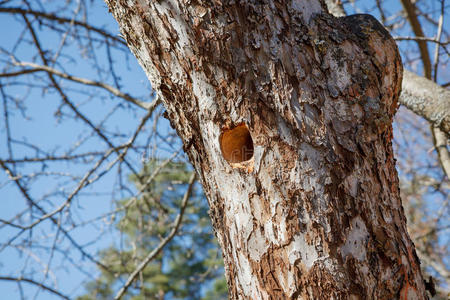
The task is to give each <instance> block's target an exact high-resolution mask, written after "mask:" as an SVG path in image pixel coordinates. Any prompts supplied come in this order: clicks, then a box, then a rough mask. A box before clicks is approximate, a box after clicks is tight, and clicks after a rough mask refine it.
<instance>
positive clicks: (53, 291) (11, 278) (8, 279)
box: [0, 276, 70, 300]
mask: <svg viewBox="0 0 450 300" xmlns="http://www.w3.org/2000/svg"><path fill="white" fill-rule="evenodd" d="M0 280H6V281H17V282H22V281H23V282H27V283H30V284H34V285H36V286H38V287H40V288H42V289H44V290H46V291H48V292H50V293H52V294H54V295H56V296H59V297H61V298H62V299H67V300H69V299H70V298H69V297H67V296H66V295H63V294H61V293H60V292H58V291H57V290H55V289H52V288H51V287H49V286H46V285H44V284H42V283H41V282H37V281H35V280H33V279H29V278H24V277H10V276H0Z"/></svg>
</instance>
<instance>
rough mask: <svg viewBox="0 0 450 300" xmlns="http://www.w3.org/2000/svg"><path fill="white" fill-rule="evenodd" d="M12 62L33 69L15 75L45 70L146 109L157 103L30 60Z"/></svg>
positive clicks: (152, 107) (0, 75)
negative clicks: (99, 89)
mask: <svg viewBox="0 0 450 300" xmlns="http://www.w3.org/2000/svg"><path fill="white" fill-rule="evenodd" d="M14 64H15V65H17V66H22V67H32V69H31V70H33V71H31V70H30V69H25V70H24V71H23V73H20V72H15V73H16V74H17V73H18V74H17V75H19V74H27V73H31V72H37V71H45V72H48V73H51V74H54V75H56V76H59V77H62V78H64V79H67V80H71V81H74V82H78V83H81V84H85V85H91V86H96V87H100V88H102V89H105V90H107V91H108V92H110V93H111V94H113V95H114V96H117V97H120V98H122V99H125V100H126V101H128V102H130V103H133V104H135V105H137V106H139V107H141V108H144V109H147V110H149V109H154V108H155V107H156V104H157V103H153V102H152V103H146V102H144V101H142V100H139V99H137V98H134V97H131V96H130V95H128V94H125V93H122V92H121V91H120V90H118V89H116V88H114V87H112V86H110V85H108V84H106V83H104V82H100V81H95V80H90V79H86V78H81V77H76V76H72V75H70V74H67V73H64V72H60V71H58V70H56V69H54V68H51V67H49V66H42V65H38V64H35V63H31V62H18V61H15V62H14ZM10 74H11V73H9V74H6V76H10ZM3 76H4V74H0V77H3ZM154 101H155V102H157V101H158V99H155V100H154Z"/></svg>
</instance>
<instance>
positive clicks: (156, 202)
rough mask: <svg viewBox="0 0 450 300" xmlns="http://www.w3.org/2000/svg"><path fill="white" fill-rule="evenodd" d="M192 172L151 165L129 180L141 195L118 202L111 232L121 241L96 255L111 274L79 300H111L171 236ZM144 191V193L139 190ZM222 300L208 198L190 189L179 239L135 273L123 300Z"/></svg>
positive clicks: (88, 287) (223, 286) (104, 274)
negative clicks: (139, 265) (116, 234)
mask: <svg viewBox="0 0 450 300" xmlns="http://www.w3.org/2000/svg"><path fill="white" fill-rule="evenodd" d="M191 172H192V171H190V170H189V169H188V166H187V165H186V163H182V162H168V163H167V162H163V161H160V160H152V161H150V162H149V163H147V164H146V165H145V167H144V168H143V170H142V171H141V174H140V175H141V178H142V179H143V180H141V181H139V180H138V179H137V178H136V176H134V177H130V181H131V182H132V183H133V184H134V185H135V186H136V188H137V189H138V190H143V192H142V193H141V196H140V197H139V198H136V199H123V200H120V201H118V203H117V206H118V207H126V209H125V210H123V211H121V213H119V214H118V215H117V220H116V223H115V227H116V229H117V230H119V231H120V232H121V233H122V236H123V238H122V241H120V242H118V243H116V244H114V245H111V246H110V247H109V248H107V249H104V250H103V251H102V252H101V253H100V257H101V258H102V262H103V263H104V264H105V265H107V266H108V267H109V268H110V270H112V273H113V274H111V273H110V272H107V271H105V270H101V274H100V276H99V277H98V278H97V279H96V280H95V281H91V282H88V283H87V284H86V286H85V287H86V290H87V293H86V295H83V296H81V297H79V298H78V300H93V299H96V300H107V299H112V298H113V297H114V295H115V293H116V292H117V289H118V287H120V286H121V285H122V284H123V283H124V282H125V281H126V280H127V278H128V276H129V274H130V273H132V272H133V271H134V270H135V268H136V267H137V265H138V264H139V263H140V262H141V261H142V260H143V259H144V257H145V256H146V255H147V254H148V253H149V252H151V251H152V250H153V249H154V248H155V247H157V246H158V244H159V243H160V241H161V240H162V239H163V238H164V237H165V236H167V234H168V233H169V232H170V230H171V229H172V228H171V225H172V223H173V221H174V219H175V218H176V216H177V215H178V213H179V209H180V203H181V200H182V198H183V195H184V193H185V191H186V188H187V183H188V180H189V177H190V176H191ZM143 187H144V188H143ZM202 297H204V298H203V299H205V300H206V299H226V298H227V286H226V281H225V278H224V275H223V262H222V257H221V254H220V250H219V247H218V245H217V243H216V241H215V237H214V235H213V232H212V227H211V222H210V219H209V216H208V206H207V202H206V198H205V197H204V195H203V194H202V192H201V188H200V186H198V187H197V189H194V192H193V193H192V195H191V198H190V199H189V202H188V206H187V207H186V210H185V213H184V216H183V223H182V226H181V227H180V229H179V231H178V233H177V235H176V236H175V237H174V238H173V239H172V240H171V241H170V242H169V243H168V244H167V245H166V247H165V248H164V249H163V250H162V251H161V252H160V254H159V255H158V256H157V257H156V259H154V260H153V261H151V262H150V263H149V264H148V265H147V266H146V267H145V268H144V270H143V272H142V274H139V276H138V279H137V280H136V281H135V282H134V283H133V285H132V286H131V287H130V289H129V290H128V293H127V295H126V296H125V297H124V299H130V300H141V299H202Z"/></svg>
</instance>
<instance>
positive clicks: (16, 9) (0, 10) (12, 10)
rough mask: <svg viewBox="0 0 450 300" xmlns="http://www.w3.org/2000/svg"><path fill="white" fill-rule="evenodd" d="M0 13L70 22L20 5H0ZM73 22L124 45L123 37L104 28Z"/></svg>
mask: <svg viewBox="0 0 450 300" xmlns="http://www.w3.org/2000/svg"><path fill="white" fill-rule="evenodd" d="M0 13H8V14H11V13H12V14H19V15H33V16H35V17H41V18H45V19H48V20H51V21H56V22H59V23H68V24H70V23H72V19H69V18H63V17H58V16H57V15H56V14H52V13H46V12H41V11H36V10H31V9H23V8H20V7H0ZM73 24H75V25H77V26H80V27H83V28H85V29H87V30H89V31H93V32H96V33H98V34H100V35H102V36H104V37H106V38H109V39H111V40H113V41H115V42H118V43H120V44H122V45H124V46H126V42H125V41H124V40H123V39H121V38H119V37H117V36H114V35H112V34H110V33H108V32H106V30H104V29H101V28H98V27H95V26H92V25H90V24H87V23H84V22H80V21H76V20H74V21H73Z"/></svg>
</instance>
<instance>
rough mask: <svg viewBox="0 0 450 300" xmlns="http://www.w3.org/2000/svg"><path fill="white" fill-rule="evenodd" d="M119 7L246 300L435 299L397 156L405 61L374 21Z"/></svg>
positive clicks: (236, 293) (237, 295)
mask: <svg viewBox="0 0 450 300" xmlns="http://www.w3.org/2000/svg"><path fill="white" fill-rule="evenodd" d="M106 3H107V4H108V5H109V7H110V9H111V11H112V13H113V15H114V17H115V18H116V20H118V22H119V25H120V28H121V31H122V34H123V36H124V37H125V39H126V40H127V43H128V45H129V47H130V49H131V50H132V52H133V53H134V54H135V56H136V57H137V59H138V61H139V63H140V64H141V66H142V67H143V69H144V70H145V71H146V73H147V76H148V78H149V79H150V81H151V83H152V86H153V88H154V89H155V90H156V91H158V93H159V95H160V97H161V99H162V101H163V102H164V104H165V107H166V109H167V115H168V118H169V120H170V122H171V124H172V126H173V127H174V128H175V129H176V130H177V132H178V134H179V136H180V137H181V139H182V140H183V143H184V145H185V151H186V153H187V154H188V156H189V158H190V160H191V162H192V164H193V165H194V167H195V169H196V170H197V172H198V174H199V177H200V179H201V181H202V184H203V188H204V191H205V194H206V195H207V198H208V201H209V205H210V215H211V219H212V222H213V227H214V229H215V232H216V235H217V238H218V240H219V244H220V246H221V248H222V251H223V255H224V261H225V268H226V276H227V280H228V285H229V294H230V297H231V298H232V299H426V294H425V289H424V283H423V279H422V276H421V274H420V268H419V260H418V259H417V256H416V253H415V249H414V245H413V243H412V242H411V240H410V238H409V236H408V234H407V230H406V220H405V217H404V213H403V208H402V206H401V201H400V196H399V188H398V178H397V173H396V170H395V159H394V157H393V151H392V145H391V139H392V126H391V124H392V117H393V115H394V113H395V111H396V109H397V101H398V97H399V94H400V90H401V81H402V64H401V60H400V57H399V54H398V49H397V46H396V44H395V42H394V41H393V40H392V38H391V37H390V35H389V33H388V32H387V31H386V30H385V29H384V28H383V27H382V26H381V25H380V24H379V23H378V22H377V21H376V20H375V19H374V18H373V17H371V16H369V15H355V16H349V17H344V18H335V17H333V16H331V15H329V14H328V13H327V10H326V6H325V4H324V3H323V2H322V1H319V0H292V1H256V0H247V1H231V0H230V1H200V0H197V1H187V0H170V1H164V0H162V1H144V0H128V1H127V0H106ZM247 132H248V133H249V134H250V138H249V137H248V134H247ZM244 147H245V149H244ZM250 149H251V150H250Z"/></svg>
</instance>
